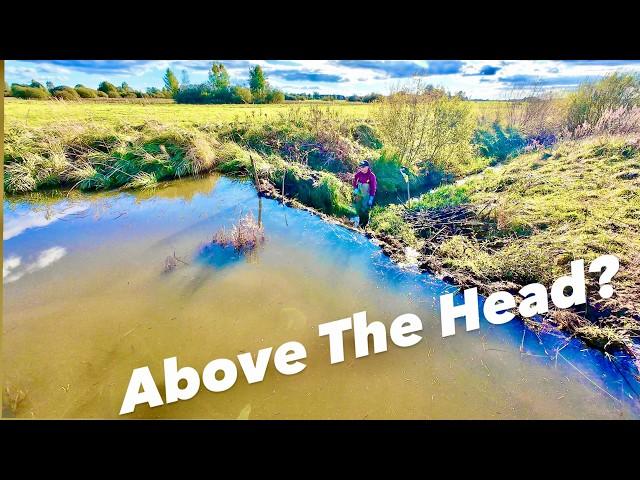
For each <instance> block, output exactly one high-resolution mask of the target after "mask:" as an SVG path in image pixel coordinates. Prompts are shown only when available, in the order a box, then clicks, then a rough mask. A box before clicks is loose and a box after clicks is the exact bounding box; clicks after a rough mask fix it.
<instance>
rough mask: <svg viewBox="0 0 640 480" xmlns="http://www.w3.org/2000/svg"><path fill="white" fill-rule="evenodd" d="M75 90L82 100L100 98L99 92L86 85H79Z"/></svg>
mask: <svg viewBox="0 0 640 480" xmlns="http://www.w3.org/2000/svg"><path fill="white" fill-rule="evenodd" d="M75 90H76V92H78V95H79V96H80V98H97V97H98V92H97V91H95V90H94V89H93V88H89V87H85V86H84V85H77V86H76V89H75Z"/></svg>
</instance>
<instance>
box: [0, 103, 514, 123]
mask: <svg viewBox="0 0 640 480" xmlns="http://www.w3.org/2000/svg"><path fill="white" fill-rule="evenodd" d="M112 100H114V99H100V100H95V101H80V102H64V101H51V100H21V99H17V98H5V99H4V102H5V104H4V111H5V131H6V130H7V128H8V127H10V126H12V125H16V124H23V125H28V126H38V125H46V124H49V123H58V122H64V121H83V122H84V121H92V122H120V121H122V122H143V121H146V120H150V119H153V120H156V121H158V122H162V123H178V124H184V125H193V124H206V123H217V122H223V123H224V122H230V121H245V120H249V119H256V118H257V119H260V120H267V119H273V118H277V117H278V116H281V115H283V114H286V113H287V112H290V111H292V110H303V111H305V110H310V109H317V108H322V109H323V110H330V111H332V112H335V113H336V114H338V115H339V116H341V117H344V118H350V119H366V118H368V117H370V116H371V113H372V109H373V108H375V105H374V104H367V103H349V102H323V101H317V102H300V103H283V104H266V105H178V104H175V103H172V101H170V100H169V101H168V100H159V101H158V100H148V99H145V100H141V101H138V102H136V101H124V100H123V99H118V100H120V101H112ZM471 103H472V105H473V109H472V110H473V111H474V112H475V113H476V115H485V116H487V117H489V118H493V117H494V116H495V115H496V112H503V111H504V110H505V109H506V108H507V106H508V103H507V102H498V101H486V102H471Z"/></svg>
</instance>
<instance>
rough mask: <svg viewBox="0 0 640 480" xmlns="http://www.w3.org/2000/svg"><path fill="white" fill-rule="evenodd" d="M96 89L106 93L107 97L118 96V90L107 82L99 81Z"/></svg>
mask: <svg viewBox="0 0 640 480" xmlns="http://www.w3.org/2000/svg"><path fill="white" fill-rule="evenodd" d="M98 90H99V91H101V92H104V93H106V94H107V96H108V97H109V98H120V92H118V88H117V87H116V86H115V85H114V84H112V83H109V82H101V83H100V85H98Z"/></svg>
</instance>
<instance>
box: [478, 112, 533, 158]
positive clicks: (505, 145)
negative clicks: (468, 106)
mask: <svg viewBox="0 0 640 480" xmlns="http://www.w3.org/2000/svg"><path fill="white" fill-rule="evenodd" d="M473 143H474V145H476V147H477V149H478V153H479V154H480V155H482V156H483V157H487V158H493V159H495V160H497V161H503V160H506V159H507V158H511V157H514V156H516V155H518V153H520V152H521V151H522V149H523V148H524V147H525V146H526V144H527V140H526V139H525V138H524V136H523V135H522V134H521V133H520V132H518V131H517V130H516V129H515V128H513V127H507V128H503V127H502V126H501V125H500V124H499V123H498V122H494V123H493V125H492V126H491V127H490V128H488V129H478V130H476V132H475V134H474V136H473Z"/></svg>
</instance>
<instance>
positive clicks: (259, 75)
mask: <svg viewBox="0 0 640 480" xmlns="http://www.w3.org/2000/svg"><path fill="white" fill-rule="evenodd" d="M268 87H269V85H268V84H267V79H266V78H265V76H264V72H263V71H262V67H261V66H260V65H256V66H255V67H253V68H252V69H250V70H249V89H250V90H251V94H252V95H253V99H254V101H258V102H261V101H263V100H264V99H265V96H266V94H267V89H268Z"/></svg>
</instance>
